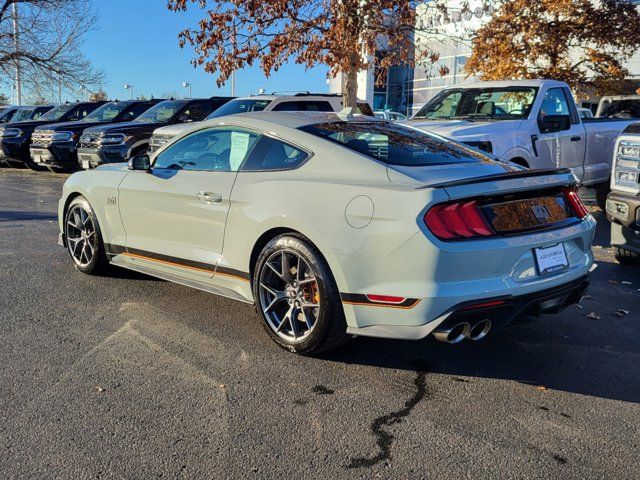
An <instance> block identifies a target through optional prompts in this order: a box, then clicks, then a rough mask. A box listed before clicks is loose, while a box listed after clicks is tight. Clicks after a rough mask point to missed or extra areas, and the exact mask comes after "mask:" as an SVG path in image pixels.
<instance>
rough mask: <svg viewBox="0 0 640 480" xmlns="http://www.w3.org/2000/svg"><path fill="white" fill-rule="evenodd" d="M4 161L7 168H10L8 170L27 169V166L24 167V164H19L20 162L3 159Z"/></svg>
mask: <svg viewBox="0 0 640 480" xmlns="http://www.w3.org/2000/svg"><path fill="white" fill-rule="evenodd" d="M4 161H5V164H6V165H7V167H10V168H27V165H25V163H24V162H21V161H20V160H12V159H9V158H5V159H4Z"/></svg>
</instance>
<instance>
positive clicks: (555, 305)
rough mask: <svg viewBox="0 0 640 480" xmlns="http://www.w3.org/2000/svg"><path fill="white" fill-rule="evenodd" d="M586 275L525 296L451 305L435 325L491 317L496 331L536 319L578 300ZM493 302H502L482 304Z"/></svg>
mask: <svg viewBox="0 0 640 480" xmlns="http://www.w3.org/2000/svg"><path fill="white" fill-rule="evenodd" d="M586 278H587V277H586V275H585V276H584V277H582V278H578V279H576V280H574V281H572V282H569V283H565V284H564V285H559V286H557V287H553V288H549V289H546V290H541V291H539V292H535V293H529V294H526V295H519V296H516V297H513V296H506V297H504V296H503V297H495V298H489V299H486V300H483V301H482V302H481V303H478V302H466V303H464V304H461V305H458V306H457V307H456V308H454V309H453V311H452V312H451V314H450V315H449V317H448V318H447V320H445V321H444V322H442V323H441V324H440V325H439V326H438V328H445V329H446V328H447V327H453V326H455V325H457V324H458V323H460V322H468V323H470V324H471V325H473V324H474V323H476V322H478V321H480V320H485V319H488V320H491V324H492V328H493V330H496V329H500V328H504V327H506V326H515V325H518V324H521V323H526V322H528V321H532V320H536V319H537V318H538V317H539V316H540V315H542V314H555V313H560V312H562V311H563V310H564V309H565V308H567V307H568V306H570V305H574V304H576V303H579V302H580V300H582V297H583V296H584V294H585V293H586V291H587V289H588V288H589V282H588V281H587V280H586ZM493 302H496V303H497V302H504V303H499V304H497V305H494V306H488V307H483V306H482V305H484V304H488V303H493ZM474 305H478V308H474Z"/></svg>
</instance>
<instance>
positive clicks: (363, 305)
mask: <svg viewBox="0 0 640 480" xmlns="http://www.w3.org/2000/svg"><path fill="white" fill-rule="evenodd" d="M342 303H345V304H347V305H359V306H362V307H384V308H399V309H400V310H411V309H412V308H414V307H415V306H416V305H418V304H419V303H420V299H417V300H416V301H415V302H413V304H411V305H407V306H401V305H393V304H387V303H364V302H349V301H347V300H343V301H342Z"/></svg>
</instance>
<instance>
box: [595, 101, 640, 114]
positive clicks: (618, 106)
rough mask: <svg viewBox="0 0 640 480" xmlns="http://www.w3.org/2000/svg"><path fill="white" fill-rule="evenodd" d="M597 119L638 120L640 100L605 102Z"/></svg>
mask: <svg viewBox="0 0 640 480" xmlns="http://www.w3.org/2000/svg"><path fill="white" fill-rule="evenodd" d="M598 118H640V98H637V99H631V100H614V101H613V102H607V103H606V104H605V107H604V108H603V109H602V112H601V113H600V115H598Z"/></svg>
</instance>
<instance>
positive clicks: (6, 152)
mask: <svg viewBox="0 0 640 480" xmlns="http://www.w3.org/2000/svg"><path fill="white" fill-rule="evenodd" d="M104 103H105V102H78V103H66V104H64V105H59V106H57V107H55V108H52V109H51V110H49V111H48V112H47V113H45V114H44V115H42V116H41V117H40V118H39V119H38V120H26V121H24V122H12V123H8V124H5V125H3V126H1V127H0V160H4V161H5V162H6V163H7V164H8V165H9V166H12V167H24V166H25V165H26V166H27V167H29V168H31V169H33V170H41V169H42V167H40V166H39V165H38V164H37V163H35V162H34V161H33V160H32V159H31V155H30V152H29V145H30V143H31V134H32V133H33V131H34V130H35V129H36V128H37V127H40V126H42V125H50V124H52V123H60V122H72V121H78V120H81V119H83V118H84V117H86V116H87V115H89V114H90V113H91V112H93V111H94V110H95V109H96V108H98V107H100V106H102V105H104Z"/></svg>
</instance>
